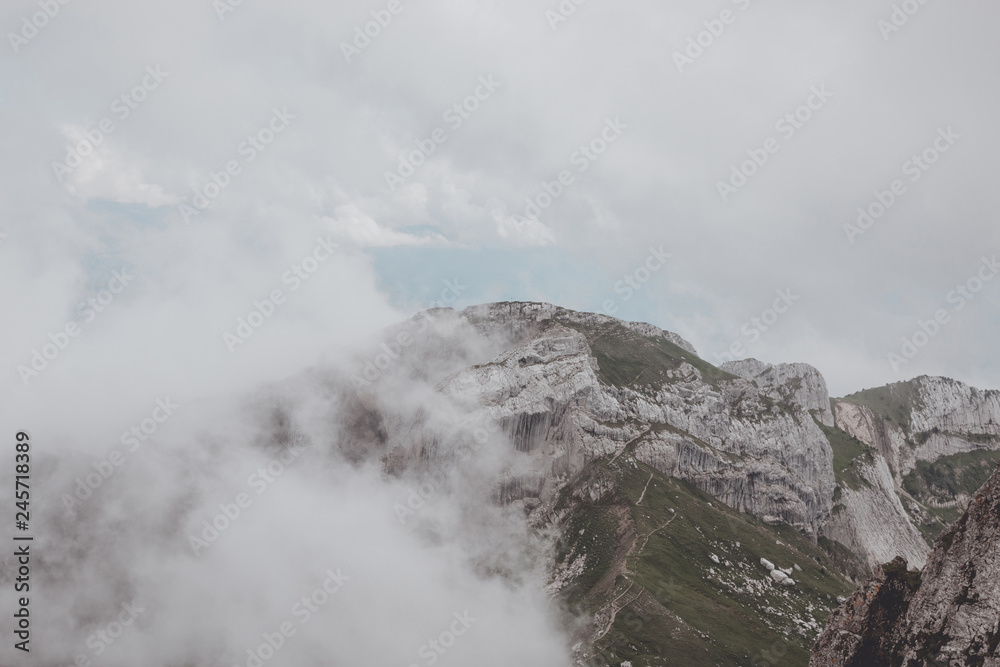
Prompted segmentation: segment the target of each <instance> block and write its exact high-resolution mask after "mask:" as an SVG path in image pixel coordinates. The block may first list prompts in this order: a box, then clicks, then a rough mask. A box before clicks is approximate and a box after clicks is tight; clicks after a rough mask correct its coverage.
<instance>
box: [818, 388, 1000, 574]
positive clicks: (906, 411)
mask: <svg viewBox="0 0 1000 667" xmlns="http://www.w3.org/2000/svg"><path fill="white" fill-rule="evenodd" d="M998 401H1000V392H996V391H983V390H980V389H975V388H973V387H969V386H968V385H965V384H963V383H961V382H956V381H954V380H950V379H947V378H936V377H926V376H922V377H919V378H916V379H914V380H911V381H909V382H902V383H897V384H894V385H889V386H886V387H880V388H877V389H871V390H866V391H863V392H858V393H857V394H853V395H851V396H848V397H846V398H844V399H841V400H837V401H835V402H834V414H835V420H836V424H837V426H838V427H840V428H841V429H842V430H843V431H845V432H847V433H848V434H849V435H851V436H853V437H854V438H857V439H858V440H860V441H861V442H863V443H865V444H866V445H868V446H869V447H871V448H872V449H873V450H874V452H875V453H874V465H875V467H878V468H882V467H885V468H886V469H887V470H888V472H889V475H890V477H889V480H888V481H891V485H890V484H889V483H888V481H887V480H886V479H885V478H884V477H883V476H880V477H879V479H880V480H881V481H879V482H878V483H876V482H875V480H874V479H871V481H872V487H874V488H878V489H880V492H879V494H878V495H879V496H880V498H875V497H874V496H872V494H871V493H868V494H867V495H868V496H869V498H867V499H866V500H865V502H860V501H861V499H860V498H859V497H858V496H857V494H854V493H850V494H847V497H846V498H845V500H844V502H843V505H844V506H845V509H847V510H848V511H849V512H850V513H853V514H855V515H856V517H857V518H856V519H855V520H854V521H853V522H852V524H853V526H854V527H855V528H857V529H860V533H862V535H859V536H858V538H857V539H854V540H851V539H850V538H849V537H847V536H845V535H844V534H843V532H842V531H838V529H837V527H836V526H835V525H832V526H830V527H829V531H830V535H831V536H833V535H835V534H837V535H840V537H838V538H835V539H840V540H841V541H843V542H844V543H845V544H847V545H848V546H849V547H851V548H852V549H854V550H855V551H856V552H858V553H861V554H865V555H866V556H867V558H868V559H869V561H870V562H886V561H888V560H890V558H891V557H894V556H895V555H902V556H904V557H905V558H906V559H907V560H908V561H909V563H910V564H911V565H912V566H917V567H920V566H922V565H923V562H924V556H923V555H922V554H921V552H923V553H926V551H927V550H928V549H929V547H928V546H927V545H926V542H925V540H928V539H929V540H932V539H933V538H934V537H935V536H936V535H937V534H939V533H940V532H941V531H942V530H944V528H945V527H946V526H947V525H948V524H950V523H951V522H952V521H954V520H955V519H956V518H957V517H958V515H959V514H960V513H961V511H962V510H963V509H964V508H965V506H966V504H967V503H968V501H969V498H970V496H971V495H972V493H974V492H975V491H976V489H978V488H979V487H980V486H981V485H982V484H983V482H984V481H985V480H986V478H987V476H988V475H989V472H990V471H992V469H993V467H994V466H995V465H996V463H997V462H998V461H1000V437H998V423H1000V412H998ZM871 477H872V476H871V475H870V474H867V475H866V478H871ZM873 500H878V501H879V502H877V503H876V504H875V505H873V504H872V501H873ZM876 505H877V506H876ZM901 509H902V510H903V511H902V512H900V510H901ZM865 517H869V519H868V520H867V521H866V519H865ZM886 522H888V523H886ZM835 523H836V522H835ZM866 523H867V524H868V525H865V524H866ZM886 525H889V526H891V527H892V528H891V529H890V532H894V533H895V536H894V537H893V539H892V542H893V543H895V544H897V545H899V548H897V550H896V553H895V554H892V553H888V552H886V550H885V549H884V548H882V546H881V545H880V544H879V540H878V539H877V537H878V531H879V530H880V526H886ZM917 531H919V532H920V533H922V535H923V538H924V540H919V541H915V540H914V539H913V535H914V534H915V533H916V532H917ZM863 534H870V535H872V536H874V537H876V539H874V540H872V539H871V538H866V537H864V535H863ZM920 542H924V544H920Z"/></svg>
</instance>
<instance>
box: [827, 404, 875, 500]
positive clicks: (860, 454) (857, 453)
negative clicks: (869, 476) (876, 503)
mask: <svg viewBox="0 0 1000 667" xmlns="http://www.w3.org/2000/svg"><path fill="white" fill-rule="evenodd" d="M816 425H817V426H819V428H820V430H822V431H823V435H825V436H826V439H827V440H828V441H829V442H830V447H831V448H832V449H833V475H834V477H835V479H836V480H837V484H840V485H841V486H846V487H847V488H849V489H854V490H858V489H860V488H862V487H869V488H870V487H871V484H869V483H868V480H866V479H865V478H864V477H862V476H861V474H860V473H859V472H858V465H859V464H861V463H874V462H875V457H874V455H873V454H872V449H871V447H869V446H868V445H866V444H865V443H863V442H861V441H860V440H858V439H857V438H855V437H853V436H851V435H848V434H847V433H846V432H844V431H842V430H840V429H839V428H836V427H835V426H827V425H826V424H823V423H822V422H820V421H818V420H817V421H816ZM835 500H839V498H838V497H835Z"/></svg>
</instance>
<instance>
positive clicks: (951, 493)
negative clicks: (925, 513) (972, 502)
mask: <svg viewBox="0 0 1000 667" xmlns="http://www.w3.org/2000/svg"><path fill="white" fill-rule="evenodd" d="M998 464H1000V451H995V450H989V449H978V450H975V451H972V452H963V453H961V454H952V455H950V456H942V457H941V458H939V459H937V460H936V461H917V465H916V468H914V469H913V470H911V471H910V472H909V473H908V474H907V475H906V477H904V478H903V488H904V489H906V492H907V493H909V494H910V495H911V496H913V497H914V498H916V499H918V500H920V501H922V502H924V503H926V501H927V500H929V499H935V500H937V501H939V502H941V501H943V502H948V501H952V500H955V499H956V497H958V496H959V495H966V496H971V495H973V494H974V493H975V492H976V491H978V490H979V487H981V486H982V485H983V484H985V483H986V480H987V479H989V478H990V475H992V474H993V471H994V470H996V468H997V465H998ZM929 509H931V510H934V509H937V508H933V507H931V508H929ZM944 509H953V508H944ZM958 513H959V514H961V511H959V512H958ZM955 518H958V517H957V516H956V517H955ZM952 521H954V519H952Z"/></svg>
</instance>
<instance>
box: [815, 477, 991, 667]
mask: <svg viewBox="0 0 1000 667" xmlns="http://www.w3.org/2000/svg"><path fill="white" fill-rule="evenodd" d="M903 567H905V563H902V561H901V560H900V561H896V562H894V563H892V564H890V565H888V566H884V567H883V568H881V569H880V571H879V572H877V574H876V575H875V577H873V578H872V580H871V581H869V582H868V583H867V584H866V585H865V587H864V588H863V589H862V590H861V591H859V592H858V593H856V594H855V595H854V596H852V597H851V598H850V599H849V600H848V601H847V602H845V603H844V604H843V605H842V606H841V607H840V608H839V609H838V610H836V611H835V612H834V613H833V614H832V615H831V617H830V619H829V622H828V624H827V626H826V629H825V630H824V631H823V634H822V635H821V636H820V638H819V639H818V641H817V642H816V645H815V647H814V648H813V652H812V659H811V661H810V665H812V666H814V667H818V666H820V665H824V666H826V665H845V666H850V665H858V666H860V665H893V666H896V665H903V666H905V667H923V666H924V665H935V666H936V665H947V666H949V667H952V666H954V667H958V666H960V665H961V666H966V665H972V666H976V667H995V666H997V665H1000V652H998V646H1000V585H998V582H1000V470H997V471H995V472H994V473H993V475H992V476H991V477H990V478H989V480H988V481H987V482H986V484H985V485H984V486H983V487H982V488H981V489H980V490H979V491H978V492H977V493H976V494H975V496H974V497H973V498H972V501H971V502H970V503H969V507H968V509H967V510H966V512H965V513H964V514H963V515H962V517H961V518H960V519H959V520H958V521H957V522H956V523H955V524H954V525H952V526H951V527H950V528H949V529H948V530H946V531H945V532H944V533H943V534H942V535H941V536H940V537H939V538H938V539H937V541H936V542H935V543H934V549H933V551H932V552H931V555H930V557H929V558H928V561H927V565H926V567H925V568H924V570H923V572H922V573H919V574H918V573H916V572H906V571H905V569H903Z"/></svg>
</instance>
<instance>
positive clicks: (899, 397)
mask: <svg viewBox="0 0 1000 667" xmlns="http://www.w3.org/2000/svg"><path fill="white" fill-rule="evenodd" d="M841 400H843V401H846V402H848V403H854V404H855V405H864V406H866V407H868V408H871V410H872V411H873V412H874V413H875V414H877V415H881V416H882V417H885V418H886V419H887V420H888V421H890V422H893V423H894V424H896V425H897V426H901V427H902V428H903V430H904V431H906V432H907V433H909V432H910V426H911V421H910V415H911V414H912V412H913V409H914V408H919V407H920V406H921V402H920V395H919V393H918V392H917V387H916V384H915V383H914V382H912V381H910V382H895V383H893V384H889V385H886V386H884V387H876V388H874V389H865V390H864V391H859V392H857V393H854V394H851V395H850V396H845V397H844V398H842V399H841Z"/></svg>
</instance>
